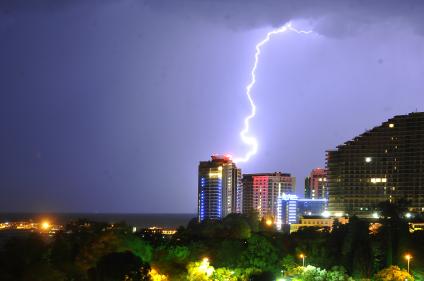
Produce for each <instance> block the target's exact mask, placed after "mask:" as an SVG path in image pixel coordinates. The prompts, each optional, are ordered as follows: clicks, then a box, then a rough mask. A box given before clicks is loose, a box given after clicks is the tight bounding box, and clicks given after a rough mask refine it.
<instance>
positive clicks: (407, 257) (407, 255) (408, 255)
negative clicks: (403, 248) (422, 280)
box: [405, 254, 412, 273]
mask: <svg viewBox="0 0 424 281" xmlns="http://www.w3.org/2000/svg"><path fill="white" fill-rule="evenodd" d="M405 259H406V260H407V261H408V273H409V262H410V261H411V259H412V256H411V255H410V254H406V255H405Z"/></svg>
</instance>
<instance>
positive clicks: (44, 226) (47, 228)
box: [41, 221, 50, 230]
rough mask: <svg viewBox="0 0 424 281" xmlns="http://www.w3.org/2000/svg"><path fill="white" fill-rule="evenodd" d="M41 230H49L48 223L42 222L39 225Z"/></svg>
mask: <svg viewBox="0 0 424 281" xmlns="http://www.w3.org/2000/svg"><path fill="white" fill-rule="evenodd" d="M41 228H42V229H43V230H49V228H50V223H49V222H48V221H43V222H42V223H41Z"/></svg>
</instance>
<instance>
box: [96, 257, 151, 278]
mask: <svg viewBox="0 0 424 281" xmlns="http://www.w3.org/2000/svg"><path fill="white" fill-rule="evenodd" d="M149 272H150V266H149V265H148V264H147V263H144V262H143V261H142V260H141V258H140V257H138V256H136V255H134V254H133V253H131V252H130V251H126V252H120V253H109V254H107V255H105V256H103V257H102V258H100V260H99V262H98V263H97V265H96V267H95V268H94V269H91V270H90V272H89V276H90V280H92V281H123V280H126V281H144V280H145V281H147V280H150V277H149Z"/></svg>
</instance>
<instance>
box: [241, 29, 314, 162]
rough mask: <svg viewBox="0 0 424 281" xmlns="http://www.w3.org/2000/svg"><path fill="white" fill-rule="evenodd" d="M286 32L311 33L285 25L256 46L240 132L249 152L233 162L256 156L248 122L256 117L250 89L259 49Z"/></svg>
mask: <svg viewBox="0 0 424 281" xmlns="http://www.w3.org/2000/svg"><path fill="white" fill-rule="evenodd" d="M286 31H291V32H295V33H298V34H309V33H311V32H312V31H311V30H299V29H296V28H294V27H293V26H292V25H291V23H287V24H285V25H283V26H281V27H279V28H276V29H274V30H272V31H270V32H268V33H267V35H266V36H265V38H264V39H262V40H261V41H260V42H259V43H258V44H256V52H255V62H254V64H253V68H252V70H251V76H250V83H249V84H248V85H247V86H246V96H247V98H248V100H249V103H250V108H251V110H250V114H249V115H248V116H247V117H246V118H245V119H244V127H243V130H242V131H241V132H240V137H241V140H242V141H243V142H244V143H245V144H247V145H248V146H249V150H248V151H247V152H246V154H245V155H244V156H243V157H237V158H235V159H234V162H236V163H240V162H247V161H249V159H250V157H252V156H253V155H255V154H256V152H257V151H258V141H257V140H256V138H255V137H254V136H251V135H249V134H248V133H249V124H250V120H251V119H252V118H253V117H255V115H256V105H255V102H254V101H253V98H252V95H251V92H252V88H253V86H254V85H255V83H256V69H257V68H258V64H259V56H260V54H261V48H262V47H263V46H264V45H265V44H266V43H268V42H269V40H271V37H272V36H273V35H276V34H279V33H285V32H286Z"/></svg>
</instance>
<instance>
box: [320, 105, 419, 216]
mask: <svg viewBox="0 0 424 281" xmlns="http://www.w3.org/2000/svg"><path fill="white" fill-rule="evenodd" d="M327 171H328V174H327V181H328V189H329V212H330V213H339V214H348V215H358V216H362V217H370V216H372V214H373V213H374V212H375V211H377V206H378V204H379V203H380V202H382V201H390V202H396V201H398V200H401V199H405V200H407V202H408V209H409V211H410V212H418V213H422V212H424V113H423V112H416V113H410V114H408V115H399V116H395V117H393V118H391V119H389V120H388V121H386V122H384V123H382V124H381V125H380V126H378V127H375V128H373V129H371V130H369V131H367V132H365V133H363V134H362V135H360V136H358V137H356V138H354V139H353V140H351V141H348V142H346V143H344V144H342V145H340V146H338V147H337V149H336V150H331V151H327Z"/></svg>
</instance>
